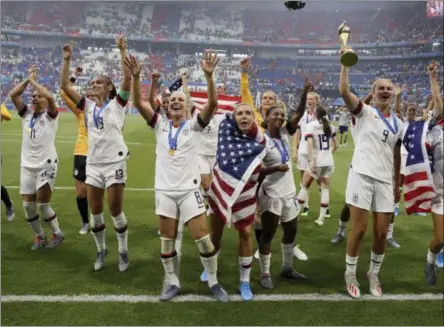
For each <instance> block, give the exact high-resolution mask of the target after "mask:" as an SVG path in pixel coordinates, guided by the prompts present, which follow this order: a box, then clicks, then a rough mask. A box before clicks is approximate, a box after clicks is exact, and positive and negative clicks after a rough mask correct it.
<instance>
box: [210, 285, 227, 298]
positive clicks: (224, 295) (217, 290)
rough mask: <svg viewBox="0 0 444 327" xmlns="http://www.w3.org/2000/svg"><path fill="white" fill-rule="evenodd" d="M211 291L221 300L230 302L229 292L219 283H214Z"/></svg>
mask: <svg viewBox="0 0 444 327" xmlns="http://www.w3.org/2000/svg"><path fill="white" fill-rule="evenodd" d="M210 289H211V292H213V295H214V297H215V298H216V299H217V300H218V301H220V302H228V300H229V297H228V293H227V292H226V291H225V290H224V289H223V288H222V286H220V285H219V284H215V285H213V286H212V287H211V288H210Z"/></svg>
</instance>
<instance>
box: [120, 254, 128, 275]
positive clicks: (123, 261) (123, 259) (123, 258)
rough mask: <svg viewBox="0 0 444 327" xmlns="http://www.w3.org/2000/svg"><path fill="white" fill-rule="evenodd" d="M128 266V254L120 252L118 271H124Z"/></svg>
mask: <svg viewBox="0 0 444 327" xmlns="http://www.w3.org/2000/svg"><path fill="white" fill-rule="evenodd" d="M128 266H129V257H128V252H120V253H119V270H120V271H122V272H123V271H126V270H127V269H128Z"/></svg>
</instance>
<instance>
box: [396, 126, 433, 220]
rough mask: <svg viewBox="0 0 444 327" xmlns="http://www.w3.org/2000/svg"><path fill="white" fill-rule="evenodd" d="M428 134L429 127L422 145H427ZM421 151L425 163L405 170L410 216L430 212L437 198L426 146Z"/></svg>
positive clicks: (407, 204)
mask: <svg viewBox="0 0 444 327" xmlns="http://www.w3.org/2000/svg"><path fill="white" fill-rule="evenodd" d="M426 134H427V125H426V126H424V129H423V134H422V136H421V145H423V144H426ZM421 151H422V155H423V157H424V159H425V160H424V162H423V163H419V164H416V165H410V166H406V168H405V175H404V201H405V207H406V211H407V214H408V215H411V214H413V213H419V212H430V211H431V209H432V199H433V198H435V197H436V194H435V187H434V185H433V176H432V172H431V169H430V164H429V161H428V154H427V149H426V146H421Z"/></svg>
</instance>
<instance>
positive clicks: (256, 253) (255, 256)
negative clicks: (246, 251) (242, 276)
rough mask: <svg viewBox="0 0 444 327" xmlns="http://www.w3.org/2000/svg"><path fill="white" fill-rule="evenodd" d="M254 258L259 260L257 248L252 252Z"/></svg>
mask: <svg viewBox="0 0 444 327" xmlns="http://www.w3.org/2000/svg"><path fill="white" fill-rule="evenodd" d="M254 258H255V259H257V260H259V250H256V252H254Z"/></svg>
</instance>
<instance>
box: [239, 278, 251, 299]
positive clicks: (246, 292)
mask: <svg viewBox="0 0 444 327" xmlns="http://www.w3.org/2000/svg"><path fill="white" fill-rule="evenodd" d="M239 291H240V294H241V299H242V301H251V300H253V292H251V287H250V283H248V282H241V283H240V285H239Z"/></svg>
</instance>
